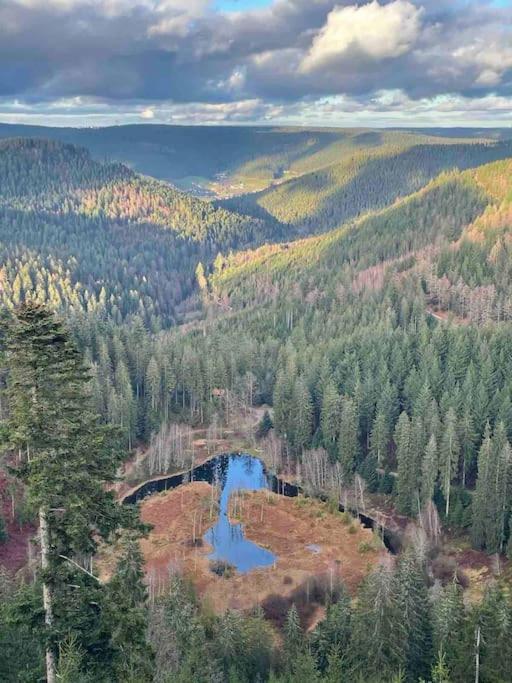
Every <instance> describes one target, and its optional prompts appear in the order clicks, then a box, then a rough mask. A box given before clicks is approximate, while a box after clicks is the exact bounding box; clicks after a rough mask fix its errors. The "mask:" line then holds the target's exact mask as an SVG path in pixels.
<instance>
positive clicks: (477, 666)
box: [475, 626, 480, 683]
mask: <svg viewBox="0 0 512 683" xmlns="http://www.w3.org/2000/svg"><path fill="white" fill-rule="evenodd" d="M479 681H480V626H478V627H477V629H476V634H475V683H479Z"/></svg>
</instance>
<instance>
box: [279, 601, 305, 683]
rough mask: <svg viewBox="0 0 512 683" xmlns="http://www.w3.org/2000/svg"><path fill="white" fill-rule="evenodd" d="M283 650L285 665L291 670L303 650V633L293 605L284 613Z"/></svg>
mask: <svg viewBox="0 0 512 683" xmlns="http://www.w3.org/2000/svg"><path fill="white" fill-rule="evenodd" d="M283 651H284V655H285V663H286V667H287V669H288V670H290V671H293V670H294V667H295V665H296V663H297V661H298V659H299V656H300V655H301V653H302V652H303V651H304V634H303V633H302V628H301V625H300V620H299V613H298V612H297V608H296V607H295V605H292V606H291V607H290V609H289V610H288V614H287V615H286V623H285V625H284V648H283Z"/></svg>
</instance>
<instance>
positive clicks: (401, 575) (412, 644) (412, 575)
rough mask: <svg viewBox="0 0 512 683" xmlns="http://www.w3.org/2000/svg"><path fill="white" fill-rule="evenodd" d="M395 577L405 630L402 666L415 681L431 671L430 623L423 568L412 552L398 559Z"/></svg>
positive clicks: (399, 612) (399, 607) (399, 611)
mask: <svg viewBox="0 0 512 683" xmlns="http://www.w3.org/2000/svg"><path fill="white" fill-rule="evenodd" d="M396 580H397V593H398V598H397V600H398V614H397V618H398V619H400V621H401V623H402V627H403V628H404V629H405V641H404V642H403V643H402V647H403V650H404V668H405V672H406V674H407V679H408V680H410V681H417V680H418V678H421V677H426V676H428V674H429V673H430V667H431V664H432V623H431V616H430V604H429V597H428V591H427V586H426V583H425V577H424V574H423V569H422V567H421V566H419V564H418V562H417V560H416V558H415V557H414V555H413V553H412V552H411V551H409V552H407V553H406V554H405V555H404V556H403V557H402V558H401V561H400V564H399V567H398V572H397V577H396Z"/></svg>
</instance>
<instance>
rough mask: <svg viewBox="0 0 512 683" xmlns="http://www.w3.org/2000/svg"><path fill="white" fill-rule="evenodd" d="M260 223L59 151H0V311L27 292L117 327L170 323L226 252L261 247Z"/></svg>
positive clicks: (75, 151)
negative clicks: (203, 270)
mask: <svg viewBox="0 0 512 683" xmlns="http://www.w3.org/2000/svg"><path fill="white" fill-rule="evenodd" d="M265 236H268V231H267V232H266V227H265V225H264V224H263V223H261V222H260V221H257V220H254V219H251V218H247V217H243V216H239V215H236V214H233V213H230V212H228V211H226V210H224V209H218V208H215V207H213V206H212V205H211V204H210V203H205V202H203V201H201V200H199V199H195V198H193V197H189V196H187V195H184V194H182V193H180V192H178V191H176V190H175V189H174V188H172V187H170V186H168V185H166V184H163V183H161V182H158V181H154V180H150V179H145V178H141V177H140V176H137V175H136V174H135V173H133V172H132V171H130V170H129V169H127V168H126V167H124V166H122V165H120V164H101V163H99V162H96V161H93V160H92V159H91V157H90V155H89V153H88V152H86V151H85V150H83V149H79V148H76V147H73V146H69V145H63V144H61V143H56V142H50V141H42V140H30V139H13V140H5V141H2V142H1V143H0V250H1V251H0V254H1V263H2V278H3V287H2V292H1V295H0V296H1V300H2V303H5V304H7V305H13V304H15V303H18V302H19V301H22V300H23V299H24V297H25V296H26V295H27V294H28V293H29V292H36V294H37V296H38V297H39V298H41V299H42V300H46V299H48V300H50V301H51V302H52V303H53V304H54V305H58V306H64V307H65V308H69V307H71V308H73V309H74V310H82V311H92V310H95V311H98V310H101V311H102V312H103V314H108V315H111V316H113V317H114V319H116V320H117V321H120V320H122V319H123V318H125V317H126V316H128V315H133V314H135V313H137V314H141V315H142V316H143V318H144V319H145V320H146V322H147V323H148V324H150V325H151V326H152V327H154V326H160V325H162V324H164V325H165V324H169V323H170V322H172V320H173V318H174V315H175V309H176V306H178V305H179V304H180V303H181V302H182V301H183V300H184V299H185V298H186V297H187V296H189V295H190V294H191V293H192V291H193V289H194V270H195V268H196V266H197V263H198V262H199V261H200V260H206V261H208V260H209V259H210V258H212V257H213V256H214V255H215V253H216V251H217V250H218V249H230V248H234V247H236V246H238V245H243V244H251V243H252V244H258V243H260V242H261V241H262V240H263V239H264V238H265Z"/></svg>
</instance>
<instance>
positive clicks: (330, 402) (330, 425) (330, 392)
mask: <svg viewBox="0 0 512 683" xmlns="http://www.w3.org/2000/svg"><path fill="white" fill-rule="evenodd" d="M339 423H340V397H339V395H338V392H337V391H336V387H335V386H334V384H333V383H332V382H328V384H327V386H326V387H325V390H324V392H323V397H322V410H321V413H320V425H321V427H322V437H323V442H324V446H325V448H326V449H327V451H328V452H329V453H332V452H333V449H334V447H335V444H336V440H337V438H338V430H339V426H340V424H339Z"/></svg>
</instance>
